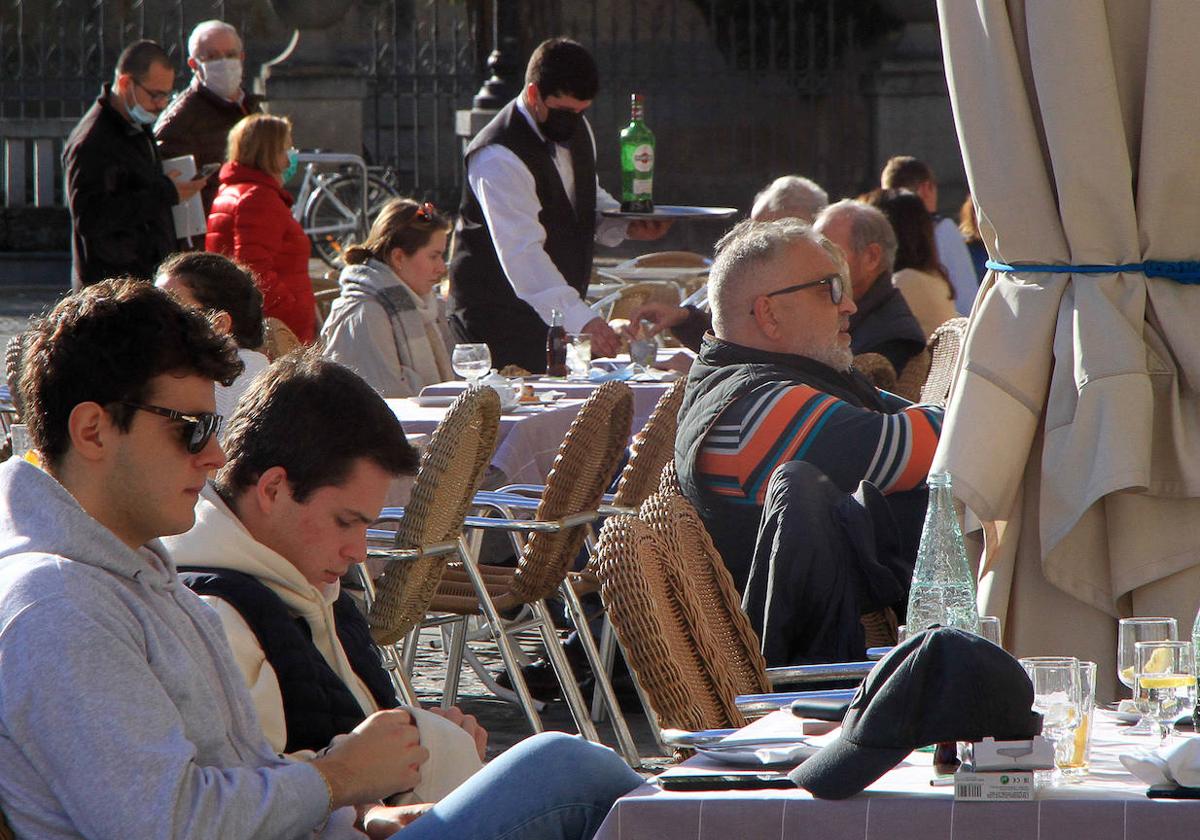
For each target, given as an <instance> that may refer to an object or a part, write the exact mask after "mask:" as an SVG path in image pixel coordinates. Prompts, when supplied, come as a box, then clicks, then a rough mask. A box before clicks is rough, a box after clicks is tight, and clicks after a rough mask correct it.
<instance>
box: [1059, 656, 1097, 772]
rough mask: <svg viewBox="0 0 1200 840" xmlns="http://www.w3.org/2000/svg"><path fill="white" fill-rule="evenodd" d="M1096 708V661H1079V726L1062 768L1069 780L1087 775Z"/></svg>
mask: <svg viewBox="0 0 1200 840" xmlns="http://www.w3.org/2000/svg"><path fill="white" fill-rule="evenodd" d="M1095 708H1096V663H1095V662H1084V661H1080V663H1079V726H1078V727H1076V729H1075V737H1074V739H1073V740H1072V744H1071V755H1070V757H1069V758H1068V759H1067V761H1066V762H1065V763H1064V764H1063V765H1062V767H1061V768H1060V769H1061V770H1062V774H1063V776H1064V777H1066V780H1067V781H1072V782H1073V781H1078V780H1080V779H1081V778H1083V777H1084V776H1085V775H1087V771H1088V755H1089V752H1090V751H1091V741H1092V712H1093V711H1095Z"/></svg>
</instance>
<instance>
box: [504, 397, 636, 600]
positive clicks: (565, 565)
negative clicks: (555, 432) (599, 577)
mask: <svg viewBox="0 0 1200 840" xmlns="http://www.w3.org/2000/svg"><path fill="white" fill-rule="evenodd" d="M632 423H633V392H632V391H630V390H629V386H628V385H626V384H625V383H623V382H605V383H604V384H603V385H601V386H600V387H599V388H597V389H596V390H595V391H593V392H592V394H591V396H589V397H588V398H587V401H586V402H584V404H583V405H582V406H581V407H580V409H579V413H578V414H577V415H576V416H575V420H574V421H573V422H572V423H571V428H570V429H568V430H567V435H566V437H565V438H564V439H563V443H562V446H561V447H559V450H558V455H557V457H555V459H554V466H553V467H552V468H551V469H550V475H549V476H548V477H547V478H546V491H545V493H544V494H543V495H542V501H541V503H540V504H539V505H538V509H537V518H538V519H541V520H555V519H560V518H562V517H564V516H568V515H570V514H573V513H581V512H583V511H589V510H595V509H596V508H597V507H599V505H600V497H601V496H602V495H604V490H605V488H606V487H607V486H608V483H609V481H611V480H612V476H613V473H615V472H616V469H617V464H619V463H620V461H621V455H622V453H624V451H625V446H626V444H628V442H629V427H630V425H631V424H632ZM590 527H591V525H589V524H584V525H578V526H576V527H573V528H565V529H563V530H561V531H559V532H557V533H534V534H531V535H530V537H529V539H528V540H527V541H526V543H525V548H524V550H523V551H522V552H521V556H520V557H519V558H518V560H517V571H516V573H515V574H514V575H513V582H512V592H513V594H514V595H516V596H517V597H518V598H520V599H521V600H522V601H524V602H526V603H530V602H532V601H536V600H538V599H539V598H546V597H548V596H549V595H551V594H552V593H554V591H555V590H557V589H558V586H559V584H560V583H562V582H563V579H564V578H565V577H566V576H567V570H568V569H569V568H570V565H571V561H572V560H574V559H575V555H576V554H578V553H579V549H580V548H581V547H582V546H583V540H584V538H585V537H586V536H587V531H588V529H589V528H590Z"/></svg>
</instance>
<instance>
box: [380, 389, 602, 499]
mask: <svg viewBox="0 0 1200 840" xmlns="http://www.w3.org/2000/svg"><path fill="white" fill-rule="evenodd" d="M387 404H388V408H390V409H391V410H392V412H393V413H394V414H395V415H396V417H397V418H398V419H399V420H400V424H401V425H402V426H403V427H404V431H405V433H406V434H432V433H433V430H434V429H436V428H437V424H438V423H439V422H441V419H442V417H443V416H445V414H446V408H445V407H423V406H420V405H418V404H417V401H416V400H415V399H392V400H387ZM581 405H583V400H568V399H564V400H560V401H559V402H557V403H555V404H554V405H553V406H549V407H546V408H543V407H540V406H530V407H526V406H521V407H519V408H517V409H514V410H513V411H511V412H505V413H504V414H502V415H501V417H500V431H499V434H498V436H497V444H496V454H495V456H494V457H493V458H492V465H493V466H495V467H496V468H497V469H499V470H501V471H502V472H503V473H504V474H505V475H506V476H507V477H508V480H509V481H510V482H513V483H516V484H542V483H544V482H545V481H546V476H547V475H548V474H549V473H550V467H551V466H552V465H553V464H554V456H555V455H557V454H558V448H559V446H560V445H561V444H562V442H563V438H565V437H566V435H567V429H569V428H570V427H571V421H572V420H574V419H575V415H576V414H578V413H579V406H581Z"/></svg>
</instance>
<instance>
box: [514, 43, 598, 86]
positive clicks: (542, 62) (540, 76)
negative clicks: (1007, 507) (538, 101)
mask: <svg viewBox="0 0 1200 840" xmlns="http://www.w3.org/2000/svg"><path fill="white" fill-rule="evenodd" d="M525 84H526V85H531V84H532V85H537V89H538V93H540V94H541V95H542V98H543V99H545V98H546V97H547V96H573V97H575V98H576V99H582V100H585V101H591V100H593V99H595V98H596V91H598V90H599V89H600V71H599V70H598V69H597V68H596V59H594V58H592V54H591V53H590V52H588V51H587V50H586V49H584V47H583V45H582V44H580V43H579V42H578V41H572V40H571V39H570V38H549V39H547V40H545V41H542V43H540V44H538V45H537V48H536V49H534V51H533V55H531V56H529V64H528V65H526V67H525Z"/></svg>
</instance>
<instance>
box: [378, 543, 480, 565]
mask: <svg viewBox="0 0 1200 840" xmlns="http://www.w3.org/2000/svg"><path fill="white" fill-rule="evenodd" d="M457 551H458V542H457V541H455V542H444V543H431V544H430V545H421V546H417V547H416V548H368V549H367V557H369V558H371V559H374V560H417V559H419V558H421V557H441V556H442V555H444V554H454V553H455V552H457Z"/></svg>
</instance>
